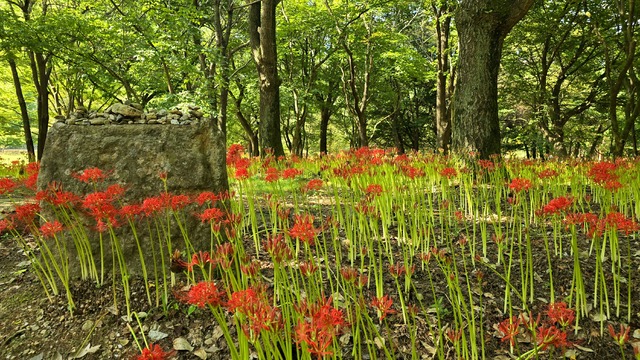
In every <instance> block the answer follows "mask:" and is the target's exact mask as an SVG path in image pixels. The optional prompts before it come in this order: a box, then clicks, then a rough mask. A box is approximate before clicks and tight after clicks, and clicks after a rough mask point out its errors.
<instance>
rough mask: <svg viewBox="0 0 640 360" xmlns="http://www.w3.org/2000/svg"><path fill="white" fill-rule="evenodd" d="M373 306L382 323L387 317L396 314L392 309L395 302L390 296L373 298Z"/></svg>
mask: <svg viewBox="0 0 640 360" xmlns="http://www.w3.org/2000/svg"><path fill="white" fill-rule="evenodd" d="M371 306H373V308H374V309H376V311H377V312H378V320H379V321H380V322H382V320H384V318H386V317H387V315H390V314H395V313H396V310H394V309H393V308H392V306H393V300H392V299H391V298H390V297H389V296H388V295H384V296H382V297H375V298H373V299H372V300H371Z"/></svg>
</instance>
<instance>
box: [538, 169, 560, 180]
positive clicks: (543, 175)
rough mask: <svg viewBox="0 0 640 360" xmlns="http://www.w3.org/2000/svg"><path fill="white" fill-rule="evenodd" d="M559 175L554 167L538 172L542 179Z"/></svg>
mask: <svg viewBox="0 0 640 360" xmlns="http://www.w3.org/2000/svg"><path fill="white" fill-rule="evenodd" d="M557 176H558V172H557V171H555V170H553V169H545V170H542V171H540V172H539V173H538V178H540V179H553V178H555V177H557Z"/></svg>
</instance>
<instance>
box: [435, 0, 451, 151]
mask: <svg viewBox="0 0 640 360" xmlns="http://www.w3.org/2000/svg"><path fill="white" fill-rule="evenodd" d="M434 12H435V14H436V36H437V40H436V42H437V45H438V62H437V67H438V75H437V76H436V142H437V147H438V148H439V149H442V150H443V152H444V154H447V153H448V152H449V146H450V144H451V113H450V111H449V106H448V100H449V99H450V96H451V94H450V92H448V91H447V90H448V84H447V75H448V73H449V35H450V33H451V31H450V30H451V17H450V16H447V15H448V14H447V12H448V6H447V2H444V3H443V5H442V6H441V7H440V8H439V9H437V8H436V7H435V5H434ZM443 16H444V18H443ZM449 76H451V74H449Z"/></svg>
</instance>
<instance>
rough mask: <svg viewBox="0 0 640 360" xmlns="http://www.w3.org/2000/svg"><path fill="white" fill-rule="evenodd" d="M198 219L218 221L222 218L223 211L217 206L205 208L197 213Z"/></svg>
mask: <svg viewBox="0 0 640 360" xmlns="http://www.w3.org/2000/svg"><path fill="white" fill-rule="evenodd" d="M197 216H198V218H199V219H200V221H202V222H203V223H205V222H220V221H221V220H222V219H223V218H224V212H223V211H222V210H220V209H218V208H215V207H214V208H210V209H205V210H204V211H203V212H202V213H201V214H197Z"/></svg>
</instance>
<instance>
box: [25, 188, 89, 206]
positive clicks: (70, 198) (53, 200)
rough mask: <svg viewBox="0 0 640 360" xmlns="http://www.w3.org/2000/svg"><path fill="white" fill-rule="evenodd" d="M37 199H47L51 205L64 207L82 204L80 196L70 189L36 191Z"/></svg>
mask: <svg viewBox="0 0 640 360" xmlns="http://www.w3.org/2000/svg"><path fill="white" fill-rule="evenodd" d="M36 200H38V201H45V202H48V203H49V204H51V205H54V206H59V207H64V208H68V209H69V208H73V207H75V206H76V205H78V204H80V197H79V196H78V195H76V194H74V193H72V192H69V191H62V190H57V191H52V190H47V191H38V192H37V193H36Z"/></svg>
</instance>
